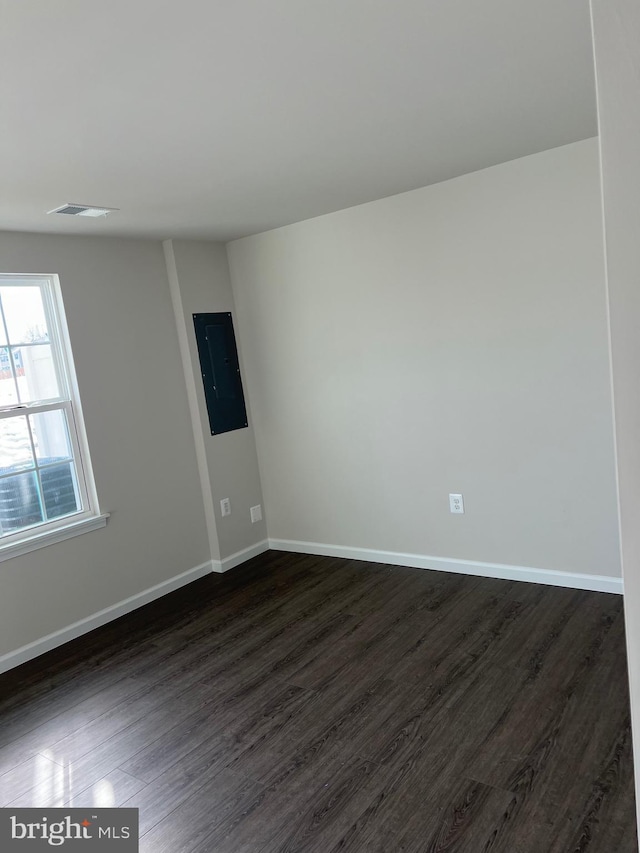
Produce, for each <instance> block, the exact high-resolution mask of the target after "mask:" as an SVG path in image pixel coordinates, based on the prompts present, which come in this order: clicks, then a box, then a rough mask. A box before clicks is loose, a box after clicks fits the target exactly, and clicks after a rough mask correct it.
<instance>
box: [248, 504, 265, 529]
mask: <svg viewBox="0 0 640 853" xmlns="http://www.w3.org/2000/svg"><path fill="white" fill-rule="evenodd" d="M249 512H250V513H251V523H252V524H255V523H256V521H262V507H261V505H260V504H258V505H257V506H252V507H251V509H250V510H249Z"/></svg>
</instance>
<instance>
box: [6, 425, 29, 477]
mask: <svg viewBox="0 0 640 853" xmlns="http://www.w3.org/2000/svg"><path fill="white" fill-rule="evenodd" d="M33 467H34V461H33V452H32V450H31V442H30V440H29V430H28V427H27V419H26V417H25V416H24V415H21V416H19V417H16V418H3V419H2V420H0V474H10V473H12V472H13V471H19V470H20V469H21V468H33Z"/></svg>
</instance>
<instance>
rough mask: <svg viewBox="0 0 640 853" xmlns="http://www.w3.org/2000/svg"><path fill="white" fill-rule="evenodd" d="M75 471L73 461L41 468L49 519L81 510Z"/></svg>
mask: <svg viewBox="0 0 640 853" xmlns="http://www.w3.org/2000/svg"><path fill="white" fill-rule="evenodd" d="M75 473H76V472H75V469H74V466H73V463H72V462H65V463H63V464H62V465H52V466H51V467H50V468H42V469H41V471H40V480H41V482H42V494H43V497H44V506H45V512H46V513H47V518H48V519H52V518H60V516H61V515H69V514H70V513H72V512H79V511H80V508H81V507H80V505H79V503H78V498H77V488H76V482H75V480H76V477H75Z"/></svg>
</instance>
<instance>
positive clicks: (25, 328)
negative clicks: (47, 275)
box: [0, 286, 49, 344]
mask: <svg viewBox="0 0 640 853" xmlns="http://www.w3.org/2000/svg"><path fill="white" fill-rule="evenodd" d="M0 299H2V307H3V309H4V316H5V320H6V321H7V330H8V332H9V343H10V344H22V343H42V342H46V341H48V340H49V330H48V328H47V319H46V316H45V313H44V305H43V303H42V291H41V290H40V288H39V287H27V286H24V287H0Z"/></svg>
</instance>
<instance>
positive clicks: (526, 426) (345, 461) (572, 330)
mask: <svg viewBox="0 0 640 853" xmlns="http://www.w3.org/2000/svg"><path fill="white" fill-rule="evenodd" d="M228 255H229V260H230V269H231V276H232V284H233V289H234V296H235V301H236V310H237V315H238V324H239V329H240V340H241V344H242V348H243V353H244V360H245V366H246V379H247V386H248V391H249V398H250V400H251V407H252V412H253V419H254V423H255V428H256V441H257V447H258V457H259V462H260V469H261V474H262V485H263V490H264V496H265V502H266V506H267V510H268V531H269V536H270V537H271V538H275V539H286V540H297V541H303V542H316V543H325V544H326V543H329V544H333V545H342V546H353V547H357V548H370V549H374V550H387V551H394V552H408V553H413V554H418V555H424V554H426V555H433V556H441V557H446V558H457V559H468V560H477V561H487V562H495V563H504V564H510V565H520V566H532V567H537V568H541V569H548V570H554V571H568V572H577V573H586V574H595V575H609V576H618V575H619V553H618V540H617V526H616V524H617V522H616V504H615V482H614V460H613V438H612V418H611V406H610V390H609V362H608V342H607V322H606V312H605V290H604V260H603V245H602V225H601V211H600V195H599V177H598V151H597V142H596V140H587V141H584V142H580V143H577V144H574V145H569V146H566V147H563V148H559V149H555V150H552V151H548V152H545V153H542V154H538V155H535V156H531V157H526V158H523V159H521V160H517V161H513V162H510V163H506V164H503V165H500V166H496V167H494V168H491V169H487V170H484V171H481V172H476V173H474V174H471V175H467V176H464V177H461V178H457V179H455V180H451V181H447V182H444V183H441V184H438V185H436V186H432V187H428V188H425V189H421V190H416V191H414V192H409V193H405V194H402V195H398V196H395V197H392V198H388V199H383V200H381V201H377V202H373V203H370V204H366V205H362V206H359V207H356V208H351V209H349V210H344V211H340V212H338V213H334V214H330V215H328V216H323V217H320V218H318V219H313V220H309V221H306V222H302V223H298V224H296V225H291V226H288V227H285V228H281V229H278V230H275V231H271V232H267V233H264V234H260V235H257V236H254V237H248V238H245V239H242V240H238V241H235V242H232V243H230V244H229V245H228ZM449 492H462V493H463V494H464V498H465V503H466V510H467V511H466V514H465V515H464V516H455V515H451V514H450V513H449V509H448V493H449Z"/></svg>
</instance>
